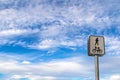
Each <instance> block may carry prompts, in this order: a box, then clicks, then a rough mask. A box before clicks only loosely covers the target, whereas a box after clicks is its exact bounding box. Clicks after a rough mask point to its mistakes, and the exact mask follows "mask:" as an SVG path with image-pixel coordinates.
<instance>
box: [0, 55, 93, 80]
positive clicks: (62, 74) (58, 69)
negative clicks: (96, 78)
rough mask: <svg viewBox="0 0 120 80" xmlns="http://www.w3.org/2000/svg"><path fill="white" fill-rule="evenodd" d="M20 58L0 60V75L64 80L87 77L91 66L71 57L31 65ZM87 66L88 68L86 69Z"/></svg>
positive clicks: (83, 60) (80, 59)
mask: <svg viewBox="0 0 120 80" xmlns="http://www.w3.org/2000/svg"><path fill="white" fill-rule="evenodd" d="M9 59H10V58H9ZM21 60H23V59H22V58H20V59H18V60H16V59H15V58H14V57H13V58H12V60H7V61H6V60H5V58H4V59H3V60H0V62H1V64H0V68H1V70H0V73H2V74H8V75H9V76H11V79H20V78H28V79H30V80H34V79H35V80H42V79H44V80H58V79H63V80H66V79H68V78H69V77H70V76H71V78H74V77H79V76H83V75H86V76H89V74H91V73H92V72H91V70H93V68H92V65H90V64H85V63H87V62H86V61H85V59H84V58H82V57H73V58H66V59H59V60H51V61H48V62H37V63H31V62H29V61H26V60H24V61H22V62H20V61H21ZM88 65H89V67H88ZM9 78H10V77H9Z"/></svg>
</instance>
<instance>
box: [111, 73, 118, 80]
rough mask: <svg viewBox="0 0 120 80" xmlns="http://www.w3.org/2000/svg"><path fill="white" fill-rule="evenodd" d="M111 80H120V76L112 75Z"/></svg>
mask: <svg viewBox="0 0 120 80" xmlns="http://www.w3.org/2000/svg"><path fill="white" fill-rule="evenodd" d="M109 80H120V74H116V75H112V76H111V77H110V79H109Z"/></svg>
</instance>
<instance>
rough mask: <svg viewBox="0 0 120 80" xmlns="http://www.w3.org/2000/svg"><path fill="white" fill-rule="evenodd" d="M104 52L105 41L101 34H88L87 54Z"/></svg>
mask: <svg viewBox="0 0 120 80" xmlns="http://www.w3.org/2000/svg"><path fill="white" fill-rule="evenodd" d="M104 54H105V41H104V37H103V36H90V37H89V39H88V55H89V56H95V55H98V56H102V55H104Z"/></svg>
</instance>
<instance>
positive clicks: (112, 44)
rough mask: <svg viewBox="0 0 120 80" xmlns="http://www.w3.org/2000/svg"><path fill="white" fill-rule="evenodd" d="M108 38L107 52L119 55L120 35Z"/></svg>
mask: <svg viewBox="0 0 120 80" xmlns="http://www.w3.org/2000/svg"><path fill="white" fill-rule="evenodd" d="M105 39H106V41H105V42H106V52H108V53H109V54H111V55H119V54H120V49H119V46H120V40H119V37H105Z"/></svg>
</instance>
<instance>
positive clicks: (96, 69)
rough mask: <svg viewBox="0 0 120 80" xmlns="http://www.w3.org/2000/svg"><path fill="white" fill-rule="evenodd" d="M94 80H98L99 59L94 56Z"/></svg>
mask: <svg viewBox="0 0 120 80" xmlns="http://www.w3.org/2000/svg"><path fill="white" fill-rule="evenodd" d="M95 80H99V57H98V55H95Z"/></svg>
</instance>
